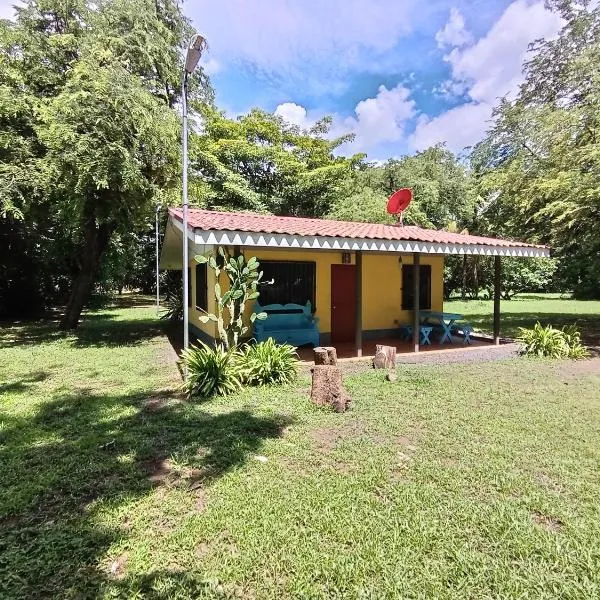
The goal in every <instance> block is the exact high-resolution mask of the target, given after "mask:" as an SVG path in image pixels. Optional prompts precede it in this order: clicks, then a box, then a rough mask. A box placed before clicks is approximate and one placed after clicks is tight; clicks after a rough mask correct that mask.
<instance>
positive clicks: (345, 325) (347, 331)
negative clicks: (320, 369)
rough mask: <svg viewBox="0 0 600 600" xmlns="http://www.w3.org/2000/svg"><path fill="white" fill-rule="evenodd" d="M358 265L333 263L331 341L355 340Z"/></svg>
mask: <svg viewBox="0 0 600 600" xmlns="http://www.w3.org/2000/svg"><path fill="white" fill-rule="evenodd" d="M355 284H356V267H355V266H354V265H331V341H332V342H333V343H336V342H353V341H354V335H355V321H356V295H355V289H354V286H355Z"/></svg>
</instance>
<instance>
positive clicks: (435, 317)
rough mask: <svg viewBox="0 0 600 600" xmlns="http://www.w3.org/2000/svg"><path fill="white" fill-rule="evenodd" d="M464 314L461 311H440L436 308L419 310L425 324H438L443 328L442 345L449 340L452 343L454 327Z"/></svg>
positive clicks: (420, 317)
mask: <svg viewBox="0 0 600 600" xmlns="http://www.w3.org/2000/svg"><path fill="white" fill-rule="evenodd" d="M463 319H464V317H463V315H461V314H459V313H448V312H439V311H436V310H421V311H419V320H420V321H421V323H422V324H424V325H438V326H439V327H441V328H442V338H441V339H440V345H441V344H443V343H444V342H446V340H447V341H449V342H450V343H452V327H453V326H454V323H456V321H462V320H463Z"/></svg>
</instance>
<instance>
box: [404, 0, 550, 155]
mask: <svg viewBox="0 0 600 600" xmlns="http://www.w3.org/2000/svg"><path fill="white" fill-rule="evenodd" d="M560 27H561V20H560V18H559V17H558V15H556V14H555V13H551V12H549V11H547V10H546V9H545V8H544V3H543V2H542V1H541V0H537V1H535V2H531V1H530V0H516V1H515V2H513V3H512V4H511V5H510V6H509V7H508V8H507V9H506V10H505V11H504V13H503V14H502V16H501V17H500V19H499V20H498V21H497V22H496V23H495V24H494V26H493V27H492V28H491V29H490V30H489V32H488V33H487V34H486V35H485V36H484V37H482V38H481V39H479V40H477V41H475V42H474V43H472V44H469V45H467V46H466V47H459V46H456V45H455V47H454V48H453V49H452V51H451V52H450V53H449V54H448V55H447V56H445V60H446V61H447V62H448V63H449V64H450V66H451V74H452V78H451V80H449V81H448V82H445V83H444V84H442V89H445V90H450V91H452V90H455V91H458V90H464V91H465V93H466V94H467V95H468V97H469V99H470V101H469V102H468V103H466V104H464V105H462V106H459V107H455V108H452V109H450V110H449V111H447V112H444V113H442V114H441V115H439V116H436V117H434V118H422V119H420V120H419V122H418V123H417V127H416V129H415V132H414V134H413V135H412V137H411V143H412V145H413V146H414V147H415V148H416V149H418V150H420V149H423V148H426V147H427V146H429V145H431V144H433V143H437V142H447V143H448V145H449V147H450V148H452V149H454V150H462V149H463V148H464V147H465V146H468V145H472V144H474V143H476V142H477V141H479V140H480V139H481V138H482V137H483V135H484V134H485V131H486V129H487V128H488V125H489V123H488V121H489V119H490V117H491V114H492V108H493V107H494V106H495V105H496V104H497V102H498V99H499V98H500V97H502V96H506V97H508V98H512V97H514V96H515V95H516V94H517V92H518V90H519V85H520V84H521V82H522V81H523V74H522V69H523V62H524V60H525V59H526V57H527V48H528V45H529V43H530V42H532V41H533V40H535V39H537V38H541V37H546V38H551V37H554V36H556V34H557V33H558V31H559V29H560Z"/></svg>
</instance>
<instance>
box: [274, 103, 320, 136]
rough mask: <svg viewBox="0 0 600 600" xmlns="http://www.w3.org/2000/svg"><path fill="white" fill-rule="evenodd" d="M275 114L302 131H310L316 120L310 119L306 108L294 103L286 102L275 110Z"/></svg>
mask: <svg viewBox="0 0 600 600" xmlns="http://www.w3.org/2000/svg"><path fill="white" fill-rule="evenodd" d="M275 114H276V115H277V116H278V117H281V118H282V119H283V120H284V121H287V122H288V123H291V124H292V125H297V126H298V127H300V128H301V129H309V128H310V127H312V125H313V124H314V122H315V120H314V119H309V118H308V115H307V112H306V109H305V108H304V106H300V105H299V104H295V103H294V102H284V103H283V104H280V105H279V106H278V107H277V108H276V109H275Z"/></svg>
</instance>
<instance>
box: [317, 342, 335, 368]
mask: <svg viewBox="0 0 600 600" xmlns="http://www.w3.org/2000/svg"><path fill="white" fill-rule="evenodd" d="M313 352H314V357H315V365H337V351H336V349H335V348H334V347H333V346H319V347H317V348H315V349H314V350H313Z"/></svg>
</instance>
